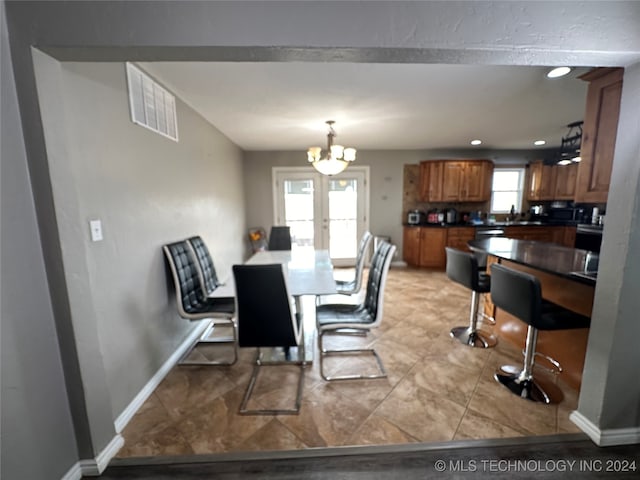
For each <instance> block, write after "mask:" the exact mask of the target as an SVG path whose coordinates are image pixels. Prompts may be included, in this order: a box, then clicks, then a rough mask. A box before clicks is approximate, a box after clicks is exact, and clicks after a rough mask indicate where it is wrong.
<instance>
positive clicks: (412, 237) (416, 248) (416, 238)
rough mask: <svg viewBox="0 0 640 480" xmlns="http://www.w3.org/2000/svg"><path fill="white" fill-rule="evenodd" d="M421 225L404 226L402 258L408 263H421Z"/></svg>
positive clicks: (416, 264) (417, 264)
mask: <svg viewBox="0 0 640 480" xmlns="http://www.w3.org/2000/svg"><path fill="white" fill-rule="evenodd" d="M420 230H421V228H420V227H404V232H403V234H402V259H403V260H404V261H405V262H407V264H409V265H412V266H414V267H417V266H419V265H420Z"/></svg>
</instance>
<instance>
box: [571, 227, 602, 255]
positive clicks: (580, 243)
mask: <svg viewBox="0 0 640 480" xmlns="http://www.w3.org/2000/svg"><path fill="white" fill-rule="evenodd" d="M601 243H602V227H601V226H598V225H578V227H577V228H576V244H575V247H576V248H580V249H582V250H589V251H591V252H597V253H600V244H601Z"/></svg>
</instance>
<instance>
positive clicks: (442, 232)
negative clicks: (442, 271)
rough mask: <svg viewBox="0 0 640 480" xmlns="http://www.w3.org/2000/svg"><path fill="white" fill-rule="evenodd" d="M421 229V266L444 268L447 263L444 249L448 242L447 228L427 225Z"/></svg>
mask: <svg viewBox="0 0 640 480" xmlns="http://www.w3.org/2000/svg"><path fill="white" fill-rule="evenodd" d="M420 230H421V233H420V266H421V267H431V268H444V267H445V266H446V264H447V257H446V252H445V250H444V246H445V244H446V242H447V229H446V228H437V227H431V228H429V227H427V228H421V229H420Z"/></svg>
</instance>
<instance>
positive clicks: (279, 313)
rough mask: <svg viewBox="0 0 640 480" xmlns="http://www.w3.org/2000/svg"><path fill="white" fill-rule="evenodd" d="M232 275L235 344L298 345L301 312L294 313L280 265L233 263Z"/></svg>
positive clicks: (256, 345)
mask: <svg viewBox="0 0 640 480" xmlns="http://www.w3.org/2000/svg"><path fill="white" fill-rule="evenodd" d="M233 276H234V280H235V285H236V312H237V319H238V345H239V346H240V347H293V346H296V345H299V344H300V341H301V332H302V330H301V328H300V321H301V315H299V314H296V313H295V308H294V306H293V303H294V302H293V297H291V294H290V293H289V287H288V286H287V279H286V277H285V273H284V267H283V265H282V264H280V263H276V264H265V265H234V266H233Z"/></svg>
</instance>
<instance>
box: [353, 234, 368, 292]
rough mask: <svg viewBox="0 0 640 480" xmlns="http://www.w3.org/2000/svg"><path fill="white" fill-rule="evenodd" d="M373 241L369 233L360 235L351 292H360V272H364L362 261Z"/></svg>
mask: <svg viewBox="0 0 640 480" xmlns="http://www.w3.org/2000/svg"><path fill="white" fill-rule="evenodd" d="M371 240H373V235H371V232H369V231H366V232H364V234H363V235H362V238H361V239H360V244H359V245H358V256H357V257H356V277H355V285H354V287H353V290H354V291H356V292H359V291H360V287H361V286H362V271H363V270H364V261H365V259H366V258H367V252H368V251H369V244H370V243H371Z"/></svg>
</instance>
